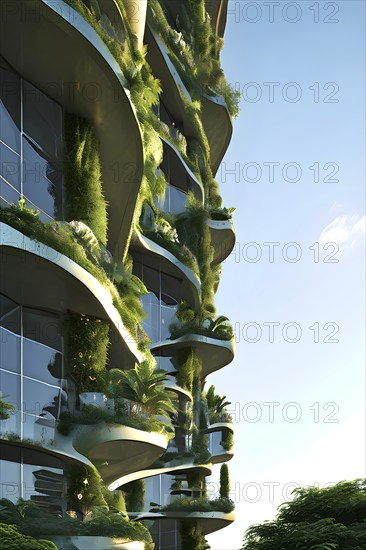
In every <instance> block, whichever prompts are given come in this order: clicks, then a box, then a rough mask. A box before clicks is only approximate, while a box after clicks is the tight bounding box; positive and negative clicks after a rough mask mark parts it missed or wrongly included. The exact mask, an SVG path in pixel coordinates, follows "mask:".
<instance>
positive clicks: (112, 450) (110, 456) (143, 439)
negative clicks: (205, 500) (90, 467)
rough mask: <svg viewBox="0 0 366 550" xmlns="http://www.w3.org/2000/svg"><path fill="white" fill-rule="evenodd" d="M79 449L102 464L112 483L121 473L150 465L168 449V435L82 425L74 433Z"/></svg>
mask: <svg viewBox="0 0 366 550" xmlns="http://www.w3.org/2000/svg"><path fill="white" fill-rule="evenodd" d="M72 438H73V445H74V447H75V449H76V450H77V451H78V452H79V453H81V454H84V455H85V456H87V457H88V459H89V460H90V461H92V462H93V464H95V465H96V466H97V467H98V470H99V472H100V475H101V476H102V478H103V480H104V481H105V483H108V484H112V483H113V482H115V480H116V479H118V478H120V477H121V474H123V475H125V476H126V475H127V474H129V473H131V472H136V470H142V469H144V468H147V467H148V466H149V465H150V464H152V463H153V462H154V461H155V460H157V459H158V458H159V457H160V456H161V455H162V454H163V453H164V452H165V450H166V448H167V445H168V441H167V438H166V437H165V435H163V434H159V433H154V432H144V431H142V430H137V429H136V428H130V427H128V426H122V425H117V424H106V423H105V422H101V423H99V424H96V425H89V426H80V425H79V426H78V427H77V428H76V429H75V430H74V431H73V434H72Z"/></svg>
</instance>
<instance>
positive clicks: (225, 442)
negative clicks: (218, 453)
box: [220, 430, 234, 451]
mask: <svg viewBox="0 0 366 550" xmlns="http://www.w3.org/2000/svg"><path fill="white" fill-rule="evenodd" d="M220 444H221V445H222V447H223V448H224V449H225V451H231V449H232V448H233V447H234V434H233V432H232V431H231V430H223V434H222V438H221V441H220Z"/></svg>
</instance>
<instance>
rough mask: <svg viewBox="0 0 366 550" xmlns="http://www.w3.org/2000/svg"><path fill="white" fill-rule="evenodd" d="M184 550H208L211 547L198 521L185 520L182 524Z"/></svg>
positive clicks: (181, 534)
mask: <svg viewBox="0 0 366 550" xmlns="http://www.w3.org/2000/svg"><path fill="white" fill-rule="evenodd" d="M180 536H181V543H182V550H192V549H193V548H194V550H208V549H209V548H210V546H209V545H208V544H207V542H206V539H205V537H204V535H203V533H202V531H201V530H200V529H199V527H198V524H197V522H196V521H188V520H183V521H181V524H180Z"/></svg>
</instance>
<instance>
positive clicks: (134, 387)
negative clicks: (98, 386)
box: [108, 361, 175, 418]
mask: <svg viewBox="0 0 366 550" xmlns="http://www.w3.org/2000/svg"><path fill="white" fill-rule="evenodd" d="M110 376H111V378H110V385H109V389H108V392H109V394H110V395H111V396H113V397H114V398H115V399H118V398H122V399H127V400H128V401H130V402H131V407H130V415H131V416H132V417H138V416H141V415H143V416H145V417H146V418H148V417H150V418H151V417H154V416H155V417H156V416H168V415H169V413H170V412H175V407H174V405H173V403H172V400H171V398H170V396H169V392H167V391H166V390H165V382H166V381H167V379H168V375H167V373H166V372H165V371H164V370H161V369H155V368H154V367H153V365H152V364H149V363H148V361H143V362H142V363H141V365H136V367H135V368H134V369H132V370H126V371H122V370H119V369H112V370H111V371H110Z"/></svg>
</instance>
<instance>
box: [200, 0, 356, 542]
mask: <svg viewBox="0 0 366 550" xmlns="http://www.w3.org/2000/svg"><path fill="white" fill-rule="evenodd" d="M266 4H267V5H266ZM268 4H270V6H268ZM271 6H272V9H273V10H274V11H273V15H274V17H273V22H270V12H269V10H270V7H271ZM317 18H318V19H319V22H315V20H316V19H317ZM296 19H298V21H297V22H293V23H291V22H289V20H293V21H294V20H296ZM335 20H338V22H335ZM250 21H252V22H250ZM364 55H365V3H364V2H363V1H362V0H360V1H352V0H347V1H339V2H323V1H321V2H313V1H312V2H307V1H303V0H301V1H300V2H284V1H281V2H270V3H268V2H267V3H266V2H263V1H259V2H247V1H244V0H239V1H237V0H229V14H228V23H227V28H226V34H225V48H224V52H223V57H222V60H223V66H224V69H225V72H226V75H227V78H228V80H229V81H230V82H232V83H236V84H237V86H239V87H240V89H241V90H242V101H241V114H240V118H239V119H238V120H237V121H236V122H235V127H234V136H233V140H232V142H231V145H230V148H229V150H228V152H227V154H226V157H225V159H224V163H223V165H222V167H221V170H219V172H218V175H217V179H218V181H219V183H220V184H221V189H222V194H223V197H224V204H225V205H226V206H228V207H230V206H235V207H236V211H235V213H234V222H235V227H236V232H237V246H236V249H235V251H234V252H233V253H232V254H231V256H230V257H229V259H228V260H227V261H226V262H225V263H224V267H223V275H222V279H221V283H220V287H219V291H218V294H217V299H216V303H217V309H218V313H219V314H224V315H227V316H228V317H230V319H231V320H232V322H233V324H234V326H235V329H236V339H237V352H236V357H235V360H234V362H233V363H232V364H231V365H230V366H228V367H227V368H226V369H223V370H222V371H221V372H219V373H217V374H215V375H213V376H211V377H210V378H209V380H208V382H207V385H209V384H210V383H213V384H216V386H217V390H218V391H219V393H220V394H226V395H227V396H228V398H229V399H230V401H232V403H233V404H232V405H231V407H230V408H231V409H232V412H233V415H234V425H235V430H236V433H235V441H236V444H235V451H236V456H235V458H234V459H233V460H232V461H231V462H230V463H229V466H230V472H231V477H232V489H233V493H232V498H233V499H234V500H235V501H236V505H237V510H236V514H237V521H236V522H235V524H233V525H232V526H230V527H228V528H226V529H225V530H222V531H219V532H217V533H216V534H214V535H211V536H209V537H208V539H209V543H210V544H211V547H212V549H213V550H234V549H238V548H239V547H240V546H241V541H242V537H243V532H244V530H245V529H246V528H247V527H248V526H249V525H250V524H252V523H255V522H262V521H263V520H265V519H271V518H273V517H274V515H275V512H276V508H277V506H278V504H280V503H281V502H283V501H284V500H288V499H289V498H291V497H290V493H291V489H292V488H293V487H294V486H296V484H297V485H310V484H318V485H319V486H321V487H322V486H324V485H325V484H327V483H332V482H337V481H340V480H342V479H354V478H356V477H361V476H364V475H365V440H364V433H365V425H364V418H365V374H364V361H365V352H364V343H363V341H364V331H365V322H364V302H365V295H364V294H365V293H364V279H365V273H364V265H365V258H364V234H365V219H364V217H363V216H364V204H365V196H364V181H365V173H364V168H365V153H364V151H365V132H364V121H365V112H364V109H365V107H364V93H365V81H364V66H365V59H364ZM271 82H272V83H275V84H272V85H270V84H268V83H271ZM264 83H267V84H264ZM271 87H272V90H273V96H272V97H271V96H270V91H271ZM260 96H261V97H260ZM300 96H301V97H300ZM295 98H298V101H294V99H295ZM255 99H258V100H257V101H254V100H255ZM268 163H276V164H275V165H274V164H271V165H269V164H268ZM271 166H272V167H273V170H274V177H273V178H270V177H269V175H270V167H271ZM310 167H312V168H310ZM238 169H239V171H238ZM229 170H236V171H237V173H236V174H230V173H229V172H228V171H229ZM270 180H271V181H270ZM296 180H298V181H296ZM317 180H319V181H317ZM334 180H338V181H334ZM253 243H254V244H253ZM264 243H278V244H274V245H269V244H267V245H265V244H264ZM291 243H296V244H291ZM314 243H319V244H318V245H315V246H314ZM329 243H335V244H329ZM309 247H312V248H309ZM271 250H272V251H273V257H272V258H270V255H269V254H270V251H271ZM300 256H301V257H300ZM256 258H257V260H258V261H254V260H255V259H256ZM295 258H298V261H294V260H295ZM271 260H272V261H271ZM335 260H337V261H335ZM271 323H276V324H271ZM278 323H279V324H278ZM271 327H272V329H273V331H274V332H273V335H272V340H273V341H272V342H271V341H270V339H271V338H270V336H271V335H270V328H271ZM309 327H312V328H309ZM332 340H334V341H332ZM337 340H338V341H337ZM212 481H213V482H215V478H213V479H212ZM212 487H214V485H212Z"/></svg>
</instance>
